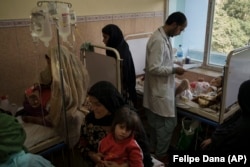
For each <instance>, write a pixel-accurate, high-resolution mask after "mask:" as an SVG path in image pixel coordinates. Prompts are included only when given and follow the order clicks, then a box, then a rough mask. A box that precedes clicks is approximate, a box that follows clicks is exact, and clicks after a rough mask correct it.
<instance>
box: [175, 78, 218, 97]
mask: <svg viewBox="0 0 250 167" xmlns="http://www.w3.org/2000/svg"><path fill="white" fill-rule="evenodd" d="M177 85H178V86H177V88H176V96H177V97H178V96H179V97H185V98H187V99H188V100H191V99H192V98H193V96H198V95H201V94H206V95H217V93H218V91H219V90H220V89H221V87H222V76H219V77H215V78H213V79H212V80H211V81H210V82H206V81H203V79H199V80H198V81H193V82H191V83H189V81H188V80H187V79H183V80H182V81H181V82H180V83H179V84H178V83H177Z"/></svg>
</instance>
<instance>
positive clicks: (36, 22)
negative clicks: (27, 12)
mask: <svg viewBox="0 0 250 167" xmlns="http://www.w3.org/2000/svg"><path fill="white" fill-rule="evenodd" d="M44 19H45V17H44V14H43V8H41V7H35V8H34V9H32V11H31V24H30V30H31V35H32V37H40V36H41V35H42V24H43V22H44Z"/></svg>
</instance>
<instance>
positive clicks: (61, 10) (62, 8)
mask: <svg viewBox="0 0 250 167" xmlns="http://www.w3.org/2000/svg"><path fill="white" fill-rule="evenodd" d="M57 7H58V30H59V35H60V36H61V37H62V40H63V42H67V38H68V36H69V35H70V14H69V7H68V5H66V4H57Z"/></svg>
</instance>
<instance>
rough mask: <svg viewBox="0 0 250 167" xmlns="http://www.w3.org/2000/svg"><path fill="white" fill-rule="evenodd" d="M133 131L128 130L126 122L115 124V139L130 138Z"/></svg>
mask: <svg viewBox="0 0 250 167" xmlns="http://www.w3.org/2000/svg"><path fill="white" fill-rule="evenodd" d="M131 133H132V131H131V130H127V127H126V125H125V124H116V125H115V139H116V140H119V141H121V140H124V139H126V138H128V137H129V136H130V135H131Z"/></svg>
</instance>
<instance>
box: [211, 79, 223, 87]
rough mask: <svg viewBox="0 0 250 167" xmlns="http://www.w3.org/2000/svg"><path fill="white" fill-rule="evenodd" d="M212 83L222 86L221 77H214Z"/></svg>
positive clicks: (212, 84)
mask: <svg viewBox="0 0 250 167" xmlns="http://www.w3.org/2000/svg"><path fill="white" fill-rule="evenodd" d="M210 85H211V86H216V87H220V86H221V77H216V78H213V79H212V80H211V81H210Z"/></svg>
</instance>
